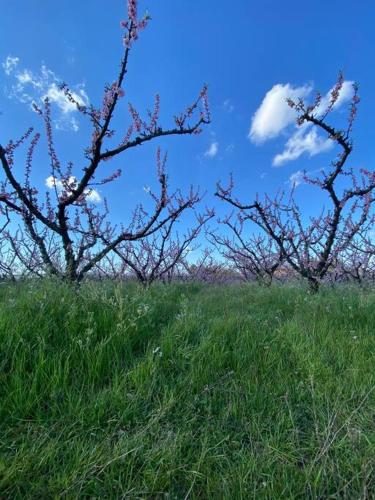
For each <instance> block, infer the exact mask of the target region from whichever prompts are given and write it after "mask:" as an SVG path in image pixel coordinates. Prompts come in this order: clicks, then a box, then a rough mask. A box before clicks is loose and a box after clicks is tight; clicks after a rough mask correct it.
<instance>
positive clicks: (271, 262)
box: [208, 214, 284, 285]
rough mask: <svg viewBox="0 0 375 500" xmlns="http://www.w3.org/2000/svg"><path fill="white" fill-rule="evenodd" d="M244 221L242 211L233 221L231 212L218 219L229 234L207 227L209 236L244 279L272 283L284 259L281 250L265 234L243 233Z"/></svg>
mask: <svg viewBox="0 0 375 500" xmlns="http://www.w3.org/2000/svg"><path fill="white" fill-rule="evenodd" d="M244 222H245V220H244V219H243V218H242V216H241V214H238V217H237V220H234V221H233V217H232V216H229V217H226V218H224V219H223V220H221V221H220V223H221V225H222V226H224V228H227V229H229V236H228V235H226V234H224V233H223V232H218V231H217V230H216V231H209V232H208V235H209V239H210V241H211V242H212V243H213V245H214V246H215V247H216V248H217V250H218V251H219V252H220V254H221V255H222V256H223V257H224V258H225V259H226V261H227V262H229V263H230V264H231V266H232V268H233V269H234V270H236V271H238V272H239V273H240V275H241V276H242V277H243V279H244V280H245V281H254V280H255V281H257V282H258V283H259V284H262V285H271V283H272V281H273V278H274V276H275V274H276V272H277V270H278V269H279V268H280V267H281V265H282V264H283V262H284V257H283V253H282V251H281V250H280V248H279V247H278V245H277V244H276V243H275V241H274V240H273V238H271V237H269V236H267V235H263V234H262V235H255V234H253V235H250V236H247V235H245V228H244Z"/></svg>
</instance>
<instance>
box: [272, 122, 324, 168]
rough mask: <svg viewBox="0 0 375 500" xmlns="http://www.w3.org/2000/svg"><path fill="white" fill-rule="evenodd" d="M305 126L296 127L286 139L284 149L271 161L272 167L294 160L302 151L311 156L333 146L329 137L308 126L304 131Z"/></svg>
mask: <svg viewBox="0 0 375 500" xmlns="http://www.w3.org/2000/svg"><path fill="white" fill-rule="evenodd" d="M306 128H307V127H301V128H299V129H297V130H296V132H294V133H293V134H292V136H291V137H290V138H289V139H288V140H287V142H286V144H285V146H284V151H283V152H282V153H279V154H277V155H276V156H275V157H274V159H273V161H272V165H273V166H274V167H281V165H284V163H286V162H288V161H292V160H296V159H297V158H299V157H300V156H301V155H302V154H303V153H307V154H308V155H309V156H310V157H311V156H315V155H317V154H319V153H323V152H324V151H328V150H329V149H331V148H332V147H333V142H332V141H331V139H325V138H323V137H321V136H319V135H318V132H317V131H316V129H314V128H313V129H312V128H310V129H309V130H308V131H306Z"/></svg>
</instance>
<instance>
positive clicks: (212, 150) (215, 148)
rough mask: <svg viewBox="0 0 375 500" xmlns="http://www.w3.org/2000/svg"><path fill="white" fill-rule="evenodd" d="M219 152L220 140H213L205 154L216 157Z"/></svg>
mask: <svg viewBox="0 0 375 500" xmlns="http://www.w3.org/2000/svg"><path fill="white" fill-rule="evenodd" d="M218 152H219V143H218V142H212V143H211V144H210V146H209V148H208V149H207V151H206V152H205V153H204V156H206V157H208V158H214V157H215V156H216V155H217V154H218Z"/></svg>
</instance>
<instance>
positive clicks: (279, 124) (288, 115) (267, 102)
mask: <svg viewBox="0 0 375 500" xmlns="http://www.w3.org/2000/svg"><path fill="white" fill-rule="evenodd" d="M311 90H312V87H311V86H310V85H304V86H302V87H292V85H290V84H289V83H287V84H285V85H283V84H281V83H278V84H277V85H274V86H273V87H272V89H271V90H269V91H268V92H267V94H266V95H265V97H264V99H263V101H262V104H261V105H260V106H259V108H258V109H257V110H256V112H255V114H254V116H253V118H252V122H251V127H250V132H249V139H250V140H251V141H252V142H254V143H261V142H264V141H266V140H268V139H272V138H274V137H277V136H278V135H279V134H280V133H281V131H282V130H284V129H285V128H286V127H287V126H288V125H291V124H292V123H293V122H294V121H295V120H296V112H295V111H294V110H293V109H291V108H290V106H288V103H287V102H286V100H287V99H288V98H289V99H298V98H306V97H307V96H308V95H309V94H310V92H311Z"/></svg>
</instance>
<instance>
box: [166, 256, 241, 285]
mask: <svg viewBox="0 0 375 500" xmlns="http://www.w3.org/2000/svg"><path fill="white" fill-rule="evenodd" d="M212 254H213V249H212V248H205V249H204V250H203V252H202V253H201V255H200V257H199V258H198V259H196V260H195V261H194V262H193V261H191V259H190V258H187V257H188V255H186V256H185V258H182V259H181V262H180V265H179V266H178V268H177V270H176V273H177V275H178V278H179V279H180V280H181V281H191V282H200V283H227V282H233V281H234V280H236V278H237V276H236V275H234V273H233V270H231V269H229V268H228V266H226V264H225V263H224V262H218V261H217V260H215V258H214V257H213V255H212Z"/></svg>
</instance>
